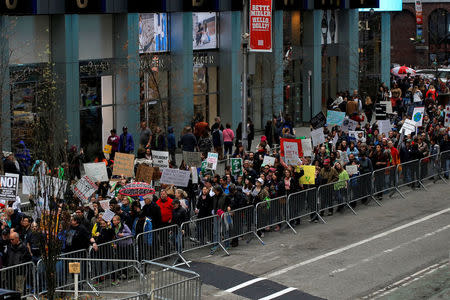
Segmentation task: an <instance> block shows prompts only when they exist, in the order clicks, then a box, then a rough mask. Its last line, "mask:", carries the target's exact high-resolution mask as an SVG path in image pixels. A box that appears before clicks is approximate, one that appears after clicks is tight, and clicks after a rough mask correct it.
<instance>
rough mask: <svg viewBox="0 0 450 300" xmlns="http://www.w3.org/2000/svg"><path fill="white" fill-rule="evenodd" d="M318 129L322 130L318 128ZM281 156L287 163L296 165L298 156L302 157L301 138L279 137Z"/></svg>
mask: <svg viewBox="0 0 450 300" xmlns="http://www.w3.org/2000/svg"><path fill="white" fill-rule="evenodd" d="M318 130H323V129H322V128H319V129H318ZM280 147H281V148H280V151H281V156H282V157H283V158H284V161H285V162H286V163H287V164H288V165H297V164H298V162H299V157H303V150H302V140H298V139H284V138H282V139H280Z"/></svg>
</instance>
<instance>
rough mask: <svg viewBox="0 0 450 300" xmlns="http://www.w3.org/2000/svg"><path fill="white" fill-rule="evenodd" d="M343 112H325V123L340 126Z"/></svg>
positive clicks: (342, 120)
mask: <svg viewBox="0 0 450 300" xmlns="http://www.w3.org/2000/svg"><path fill="white" fill-rule="evenodd" d="M344 118H345V112H340V111H334V110H329V111H327V123H328V125H331V126H333V125H338V126H342V123H343V122H344Z"/></svg>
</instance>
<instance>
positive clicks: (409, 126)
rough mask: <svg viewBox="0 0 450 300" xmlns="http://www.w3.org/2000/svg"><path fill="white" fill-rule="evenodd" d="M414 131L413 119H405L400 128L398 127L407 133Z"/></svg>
mask: <svg viewBox="0 0 450 300" xmlns="http://www.w3.org/2000/svg"><path fill="white" fill-rule="evenodd" d="M415 131H416V122H414V121H413V120H409V119H406V120H405V122H404V123H403V126H402V128H401V129H400V132H403V133H404V134H406V135H408V134H410V133H412V132H415Z"/></svg>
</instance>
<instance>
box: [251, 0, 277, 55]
mask: <svg viewBox="0 0 450 300" xmlns="http://www.w3.org/2000/svg"><path fill="white" fill-rule="evenodd" d="M249 16H250V51H259V52H272V0H250V15H249Z"/></svg>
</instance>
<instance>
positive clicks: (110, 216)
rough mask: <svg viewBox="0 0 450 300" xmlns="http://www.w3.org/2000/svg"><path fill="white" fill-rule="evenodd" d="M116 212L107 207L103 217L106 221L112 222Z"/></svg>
mask: <svg viewBox="0 0 450 300" xmlns="http://www.w3.org/2000/svg"><path fill="white" fill-rule="evenodd" d="M115 215H116V214H115V213H114V212H113V211H111V210H109V209H105V211H104V212H103V216H102V219H103V220H105V222H111V220H112V219H113V218H114V216H115Z"/></svg>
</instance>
